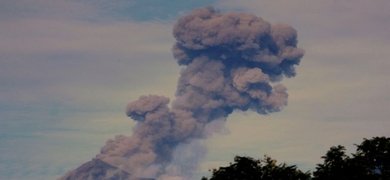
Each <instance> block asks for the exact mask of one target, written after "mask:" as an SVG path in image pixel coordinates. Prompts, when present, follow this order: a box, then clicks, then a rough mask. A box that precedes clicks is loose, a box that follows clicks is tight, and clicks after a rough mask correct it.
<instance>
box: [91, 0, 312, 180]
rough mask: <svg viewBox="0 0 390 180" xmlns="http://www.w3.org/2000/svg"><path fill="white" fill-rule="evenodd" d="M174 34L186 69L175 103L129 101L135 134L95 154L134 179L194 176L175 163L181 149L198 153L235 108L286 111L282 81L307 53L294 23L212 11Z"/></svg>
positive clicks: (201, 12)
mask: <svg viewBox="0 0 390 180" xmlns="http://www.w3.org/2000/svg"><path fill="white" fill-rule="evenodd" d="M173 36H174V37H175V38H176V43H175V44H174V46H173V48H172V52H173V55H174V57H175V59H176V60H177V62H178V64H179V65H181V66H183V69H182V71H181V73H180V77H179V80H178V85H177V90H176V98H175V99H174V100H173V101H172V106H171V107H168V104H169V102H170V100H169V98H167V97H163V96H157V95H149V96H142V97H140V98H139V99H138V100H137V101H135V102H132V103H130V104H129V105H128V106H127V110H126V113H127V115H128V116H129V117H131V118H132V119H133V120H135V121H137V122H138V123H137V125H136V126H135V127H134V129H133V134H132V135H131V136H130V137H126V136H122V135H119V136H116V137H115V139H113V140H109V141H107V143H106V145H105V146H104V147H102V149H101V153H100V154H98V155H97V157H96V158H98V159H100V160H102V161H104V162H107V163H108V164H110V165H112V166H115V167H118V168H120V169H122V170H125V171H126V172H129V173H130V174H131V175H132V176H134V177H149V178H156V179H190V178H191V177H190V176H191V173H188V172H182V171H183V170H180V169H177V168H178V167H173V166H172V165H171V162H172V160H173V159H174V156H175V152H176V151H175V149H177V148H178V147H179V146H180V147H181V146H182V145H183V144H184V145H186V144H187V145H189V146H188V147H190V148H189V149H193V148H194V147H191V146H194V144H196V143H192V142H194V141H195V140H197V139H202V138H204V137H205V128H206V127H207V124H210V123H212V122H215V121H216V120H225V119H226V117H227V116H228V115H229V114H231V113H232V112H233V111H234V110H236V109H237V110H241V111H247V110H252V111H255V112H257V113H259V114H269V113H272V112H277V111H280V110H281V109H282V108H283V107H284V106H286V105H287V97H288V94H287V92H286V90H287V89H286V87H284V86H283V85H282V84H279V83H278V82H280V81H281V80H282V78H283V77H293V76H295V69H294V67H295V65H298V64H299V62H300V60H301V58H302V56H303V54H304V51H303V50H302V49H300V48H297V32H296V30H295V29H293V28H292V27H290V26H289V25H286V24H277V25H271V24H270V23H268V22H267V21H264V20H263V19H262V18H259V17H256V16H255V15H252V14H247V13H240V12H226V13H221V12H219V11H217V10H215V9H213V8H212V7H206V8H200V9H196V10H194V11H193V12H192V13H190V14H188V15H186V16H183V17H181V18H180V19H179V20H178V21H177V23H176V24H175V26H174V29H173ZM211 129H212V128H211ZM191 143H192V144H191ZM183 147H185V146H183ZM182 152H183V151H182ZM196 165H197V164H196ZM175 168H176V169H175ZM172 169H173V170H172ZM172 172H173V174H172ZM173 176H176V177H173Z"/></svg>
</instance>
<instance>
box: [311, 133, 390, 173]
mask: <svg viewBox="0 0 390 180" xmlns="http://www.w3.org/2000/svg"><path fill="white" fill-rule="evenodd" d="M356 146H357V150H356V153H354V154H352V157H349V156H347V155H345V148H344V147H343V146H337V147H331V148H330V150H329V151H328V152H327V153H326V155H325V156H323V157H322V158H323V159H324V163H323V164H317V167H316V171H315V172H314V173H313V175H314V177H313V180H325V179H334V180H341V179H342V180H349V179H363V180H365V179H367V180H368V179H369V180H388V179H390V138H386V137H373V138H372V139H364V140H363V142H362V143H361V144H360V145H356Z"/></svg>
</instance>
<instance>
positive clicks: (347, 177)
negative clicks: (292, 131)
mask: <svg viewBox="0 0 390 180" xmlns="http://www.w3.org/2000/svg"><path fill="white" fill-rule="evenodd" d="M355 145H356V144H355ZM356 147H357V149H356V152H355V153H352V154H351V155H350V156H348V155H347V154H346V153H345V147H344V146H341V145H338V146H333V147H331V148H330V149H329V150H328V152H327V153H326V154H325V156H322V157H321V158H322V159H323V160H324V162H323V163H322V164H317V166H316V170H315V171H314V172H313V173H310V172H302V171H301V170H299V169H297V167H296V166H295V165H287V164H286V163H282V164H277V163H276V160H274V159H272V158H270V157H268V156H265V157H264V159H261V160H256V159H253V158H251V157H241V156H236V157H235V158H234V162H233V163H230V165H229V166H227V167H220V168H218V169H212V170H211V172H212V175H211V177H210V178H206V177H203V178H202V180H307V179H312V180H355V179H360V180H390V138H386V137H373V138H372V139H364V140H363V142H362V143H361V144H360V145H356Z"/></svg>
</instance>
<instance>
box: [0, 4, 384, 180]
mask: <svg viewBox="0 0 390 180" xmlns="http://www.w3.org/2000/svg"><path fill="white" fill-rule="evenodd" d="M208 5H212V6H214V7H216V8H218V9H220V10H222V11H227V10H236V11H245V12H249V13H253V14H256V15H257V16H260V17H262V18H263V19H265V20H267V21H269V22H271V23H286V24H289V25H291V26H292V27H294V28H295V29H296V30H297V32H298V41H299V43H298V46H299V47H301V48H303V49H304V50H305V56H304V57H303V59H302V62H301V65H299V66H298V67H297V69H296V70H297V76H296V77H295V78H291V79H284V80H283V81H282V83H283V84H284V85H285V86H287V88H288V93H289V104H288V106H287V107H285V108H284V109H283V110H282V111H281V112H277V113H272V114H270V115H267V116H262V115H258V114H256V113H251V112H235V113H233V115H232V116H230V117H229V118H228V120H227V122H226V125H225V128H223V129H222V130H221V131H220V134H217V135H214V136H213V137H212V138H210V139H208V140H206V141H204V142H203V143H205V144H206V145H207V148H208V153H207V157H206V158H205V159H204V160H202V163H201V164H200V168H199V172H198V173H197V174H199V175H202V174H205V173H206V174H207V173H208V171H207V170H208V169H210V168H216V167H219V166H221V165H227V164H228V162H230V161H232V159H233V157H234V156H235V155H249V156H252V157H257V158H262V156H263V155H264V154H267V155H270V156H271V157H273V158H275V159H277V160H279V161H281V162H287V163H289V164H297V165H298V167H299V168H301V169H303V170H313V169H314V167H315V164H316V163H320V162H322V160H321V159H320V157H321V156H322V155H324V154H325V153H326V151H327V150H328V149H329V148H330V147H331V146H333V145H339V144H341V145H345V146H346V147H347V150H348V151H349V152H352V151H354V150H355V149H354V146H353V144H354V143H360V142H361V141H362V139H363V138H371V137H373V136H390V130H389V129H390V120H389V119H388V118H389V117H390V95H388V92H389V90H390V81H389V80H388V79H389V77H390V71H389V68H390V51H389V47H390V33H389V32H390V21H389V19H390V11H389V9H390V2H389V1H387V0H373V1H366V0H355V1H354V2H353V3H351V1H341V0H334V1H325V0H324V1H313V0H291V1H287V0H284V1H282V0H273V1H266V0H252V1H250V0H239V1H238V0H236V1H234V0H213V1H210V0H196V1H195V0H194V1H185V2H183V1H180V0H170V1H158V0H142V1H141V0H111V1H108V0H96V1H92V0H52V1H45V0H29V1H27V0H25V1H22V0H2V1H1V2H0V83H1V84H0V179H37V180H38V179H55V178H56V177H59V176H61V175H63V174H64V173H65V172H67V171H68V170H71V169H74V168H76V167H78V166H79V165H81V164H82V163H84V162H86V161H88V160H90V159H92V158H93V157H94V156H95V155H96V154H98V153H99V149H100V147H102V146H103V145H104V143H105V142H106V141H107V140H108V139H110V138H113V137H115V135H118V134H123V135H130V134H131V129H132V126H133V125H134V124H135V123H134V122H133V121H132V120H131V119H130V118H128V117H127V116H126V115H125V107H126V105H127V104H128V103H129V102H131V101H134V100H136V99H138V97H139V96H141V95H148V94H156V95H164V96H168V97H173V95H174V93H175V89H176V82H177V79H178V77H179V72H180V67H179V66H178V65H177V64H176V61H175V60H174V59H173V56H172V53H171V47H172V45H173V43H174V38H173V36H172V29H173V25H174V23H175V21H176V20H177V18H178V17H179V16H180V15H182V14H186V13H188V12H190V11H191V10H192V9H194V8H196V7H203V6H208Z"/></svg>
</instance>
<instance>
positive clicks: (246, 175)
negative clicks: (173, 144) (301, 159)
mask: <svg viewBox="0 0 390 180" xmlns="http://www.w3.org/2000/svg"><path fill="white" fill-rule="evenodd" d="M304 179H310V173H309V172H306V173H303V172H302V171H300V170H298V169H297V167H296V166H295V165H292V166H288V165H287V164H286V163H282V164H279V165H277V164H276V160H274V159H272V158H270V157H268V156H264V159H262V160H255V159H253V158H251V157H241V156H236V157H235V158H234V163H230V165H229V166H227V167H220V168H219V169H213V170H212V177H211V178H210V179H207V178H206V177H203V178H202V180H304Z"/></svg>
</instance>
